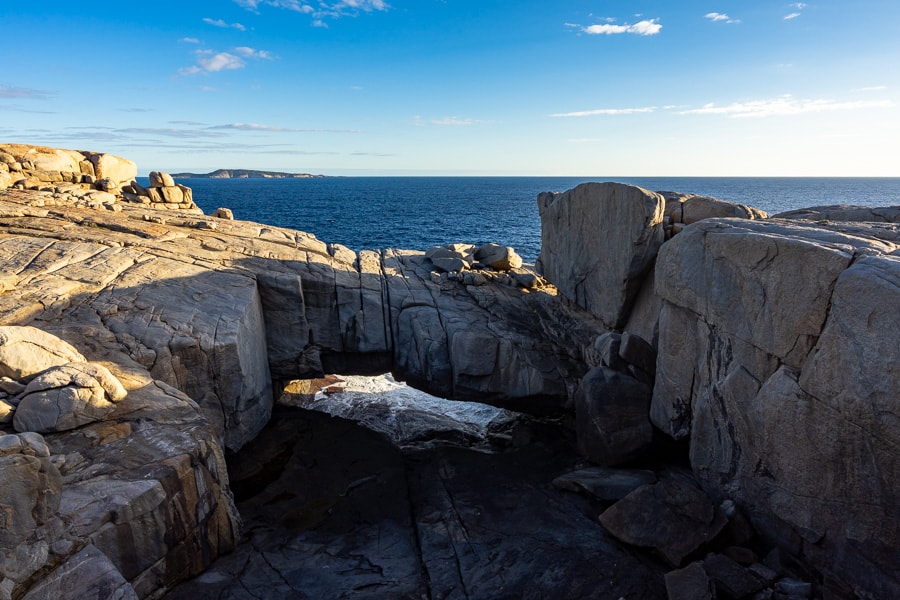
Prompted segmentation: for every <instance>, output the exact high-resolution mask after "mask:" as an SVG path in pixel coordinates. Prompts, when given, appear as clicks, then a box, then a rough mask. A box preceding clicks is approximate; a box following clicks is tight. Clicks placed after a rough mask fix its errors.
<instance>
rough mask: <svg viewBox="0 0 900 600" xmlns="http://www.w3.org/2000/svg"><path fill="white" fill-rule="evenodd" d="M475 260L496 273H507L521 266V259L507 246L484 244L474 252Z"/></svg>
mask: <svg viewBox="0 0 900 600" xmlns="http://www.w3.org/2000/svg"><path fill="white" fill-rule="evenodd" d="M475 260H476V261H478V262H479V263H481V264H483V265H487V266H489V267H491V268H492V269H496V270H498V271H509V270H510V269H518V268H519V267H521V266H522V257H521V256H519V255H518V254H516V251H515V250H513V249H512V248H510V247H509V246H501V245H499V244H484V245H482V246H479V247H478V249H477V250H476V251H475Z"/></svg>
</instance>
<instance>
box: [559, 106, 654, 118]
mask: <svg viewBox="0 0 900 600" xmlns="http://www.w3.org/2000/svg"><path fill="white" fill-rule="evenodd" d="M655 110H656V107H655V106H645V107H641V108H596V109H594V110H580V111H576V112H567V113H554V114H552V115H550V116H551V117H593V116H597V115H606V116H615V115H634V114H641V113H652V112H653V111H655Z"/></svg>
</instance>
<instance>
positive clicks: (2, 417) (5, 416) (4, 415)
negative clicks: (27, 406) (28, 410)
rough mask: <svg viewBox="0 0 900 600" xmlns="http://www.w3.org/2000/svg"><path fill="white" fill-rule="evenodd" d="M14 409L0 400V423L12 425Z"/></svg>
mask: <svg viewBox="0 0 900 600" xmlns="http://www.w3.org/2000/svg"><path fill="white" fill-rule="evenodd" d="M15 411H16V407H15V406H14V405H12V404H10V403H9V402H7V401H6V400H0V423H12V420H13V413H15Z"/></svg>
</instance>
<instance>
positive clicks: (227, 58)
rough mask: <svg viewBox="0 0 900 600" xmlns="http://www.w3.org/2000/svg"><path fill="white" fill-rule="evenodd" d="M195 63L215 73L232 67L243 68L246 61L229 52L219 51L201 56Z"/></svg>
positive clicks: (232, 68) (229, 69)
mask: <svg viewBox="0 0 900 600" xmlns="http://www.w3.org/2000/svg"><path fill="white" fill-rule="evenodd" d="M197 64H198V65H199V66H200V68H202V69H203V70H204V71H209V72H210V73H216V72H218V71H231V70H234V69H243V68H244V67H245V66H246V64H247V63H245V62H244V61H242V60H241V59H240V58H239V57H237V56H235V55H234V54H231V53H230V52H219V53H217V54H211V55H209V56H203V57H201V58H199V59H197Z"/></svg>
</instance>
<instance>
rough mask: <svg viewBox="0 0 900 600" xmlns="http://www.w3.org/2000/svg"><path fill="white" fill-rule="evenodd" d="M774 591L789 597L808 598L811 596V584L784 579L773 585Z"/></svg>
mask: <svg viewBox="0 0 900 600" xmlns="http://www.w3.org/2000/svg"><path fill="white" fill-rule="evenodd" d="M775 591H776V592H780V593H782V594H787V595H789V596H799V597H801V598H809V597H810V596H812V584H811V583H808V582H806V581H799V580H797V579H790V578H785V579H782V580H781V581H778V582H776V583H775Z"/></svg>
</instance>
